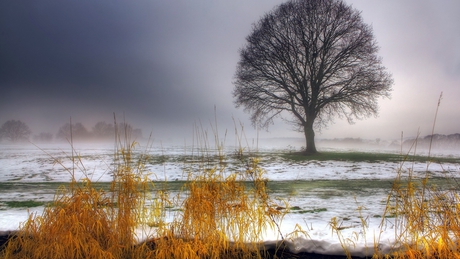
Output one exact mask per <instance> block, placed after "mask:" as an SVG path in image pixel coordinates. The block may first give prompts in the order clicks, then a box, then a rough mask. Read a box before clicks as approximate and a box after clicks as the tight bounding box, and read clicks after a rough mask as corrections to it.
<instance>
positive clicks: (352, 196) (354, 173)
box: [0, 145, 460, 256]
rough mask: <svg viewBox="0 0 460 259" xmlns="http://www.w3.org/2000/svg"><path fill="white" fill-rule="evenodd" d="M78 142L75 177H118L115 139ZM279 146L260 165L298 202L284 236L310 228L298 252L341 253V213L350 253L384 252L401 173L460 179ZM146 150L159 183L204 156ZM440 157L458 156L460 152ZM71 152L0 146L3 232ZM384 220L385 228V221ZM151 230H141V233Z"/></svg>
mask: <svg viewBox="0 0 460 259" xmlns="http://www.w3.org/2000/svg"><path fill="white" fill-rule="evenodd" d="M75 148H76V151H77V155H78V157H79V158H80V159H81V161H82V164H81V165H80V166H78V167H77V168H76V169H75V172H76V178H77V179H82V178H84V177H88V178H90V179H92V180H93V181H99V182H108V181H110V180H111V179H112V176H111V168H112V167H113V165H111V163H112V160H113V152H114V151H113V150H114V149H113V145H81V146H78V145H76V146H75ZM139 150H141V151H142V149H139ZM276 151H277V149H273V148H270V149H268V148H265V149H259V152H260V154H261V163H260V164H261V166H262V167H263V168H264V169H265V170H266V175H265V176H266V177H267V178H269V179H270V182H271V183H272V184H273V185H272V187H273V190H274V191H273V193H272V197H279V198H282V199H285V200H287V201H288V202H289V206H290V207H298V208H299V210H292V211H291V212H290V213H288V214H287V215H286V217H285V218H284V220H283V222H282V225H281V231H282V233H283V235H284V236H285V237H286V236H287V235H288V234H289V233H291V232H292V231H293V230H294V229H295V226H296V225H299V226H300V227H301V228H302V229H303V230H305V231H306V233H307V234H308V237H307V238H303V239H296V240H295V242H294V245H295V246H296V249H298V251H305V252H315V253H324V254H343V248H342V246H341V244H340V242H339V239H338V237H337V235H336V233H333V231H332V229H331V227H330V221H331V219H332V218H336V219H337V221H338V222H339V224H340V227H341V229H343V230H342V232H341V234H342V235H343V238H344V240H347V242H348V244H349V249H350V251H351V252H352V254H354V255H357V256H364V255H369V254H372V253H373V248H374V241H375V240H377V242H378V243H379V248H380V249H382V251H383V252H385V251H388V249H390V247H391V245H393V241H394V237H395V229H394V221H393V220H392V219H385V220H383V222H382V218H381V215H382V214H383V211H384V208H385V201H386V198H387V195H388V191H389V186H391V182H392V180H393V179H394V177H395V176H396V174H397V171H398V170H399V169H402V170H403V171H408V170H413V172H414V175H415V176H419V177H424V176H425V175H426V172H427V169H428V171H429V176H430V177H433V178H437V177H442V176H445V175H446V174H448V175H449V176H450V177H460V175H459V171H460V169H459V168H460V165H459V164H442V165H439V164H429V165H427V164H426V163H406V164H402V165H401V164H400V163H399V162H379V163H370V162H342V161H310V162H292V161H287V160H283V159H281V158H279V157H276V156H269V155H264V154H269V153H270V152H276ZM278 151H279V150H278ZM387 151H388V150H387ZM225 152H226V154H227V155H229V157H230V155H231V154H232V153H234V152H235V149H232V148H229V149H227V150H225ZM393 152H395V151H393ZM148 153H149V154H150V155H152V157H154V158H162V159H153V160H151V163H148V164H147V165H146V166H147V167H146V170H148V171H150V172H152V173H153V174H152V176H151V178H152V179H153V180H160V181H162V180H168V181H181V180H186V177H187V175H186V174H185V173H184V172H183V170H184V164H183V163H181V162H178V161H179V160H178V158H180V157H181V156H184V155H192V154H193V155H197V154H198V152H197V151H192V150H188V149H185V148H183V147H161V148H156V147H153V148H150V149H148ZM210 153H213V152H212V151H210ZM441 155H451V156H456V157H457V156H460V154H455V153H442V154H441ZM71 157H72V152H71V150H70V148H69V146H68V145H43V146H41V147H40V149H39V148H37V147H35V146H33V145H26V146H13V145H0V184H3V185H2V186H4V187H3V188H2V189H0V231H1V230H14V229H17V228H18V227H19V224H20V223H21V222H23V221H25V220H26V219H27V217H28V213H34V212H37V213H41V211H42V210H43V207H35V208H29V209H28V210H27V209H22V208H17V209H12V208H9V207H7V206H6V205H5V204H6V202H8V201H27V200H37V201H51V200H52V199H53V195H54V193H55V190H56V187H57V185H56V184H53V183H56V182H68V181H69V180H70V179H71V177H70V173H69V171H68V170H67V169H65V168H64V167H67V168H68V169H70V170H72V163H71V160H70V158H71ZM63 166H64V167H63ZM229 167H231V166H229ZM358 208H361V210H359V209H358ZM382 223H383V227H379V226H380V224H382ZM363 224H365V225H366V226H367V227H363ZM381 230H383V232H381ZM151 231H153V230H150V229H143V230H139V231H138V236H139V239H142V238H143V237H145V236H146V234H148V233H150V232H151ZM279 238H280V237H279V236H278V234H277V232H276V231H268V232H267V233H266V234H265V235H264V236H263V237H262V239H263V240H276V239H279Z"/></svg>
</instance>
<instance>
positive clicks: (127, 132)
mask: <svg viewBox="0 0 460 259" xmlns="http://www.w3.org/2000/svg"><path fill="white" fill-rule="evenodd" d="M116 130H117V134H118V136H119V137H121V138H122V139H123V138H128V139H131V138H134V139H138V140H139V139H140V138H142V130H141V129H133V127H132V126H131V125H130V124H128V123H126V122H121V123H119V124H117V129H116Z"/></svg>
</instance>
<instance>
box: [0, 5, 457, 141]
mask: <svg viewBox="0 0 460 259" xmlns="http://www.w3.org/2000/svg"><path fill="white" fill-rule="evenodd" d="M281 2H283V1H275V0H270V1H267V0H257V1H243V0H233V1H209V0H208V1H205V0H195V1H186V0H177V1H166V0H164V1H163V0H161V1H160V0H158V1H152V0H150V1H146V0H145V1H141V0H140V1H120V0H111V1H108V0H99V1H93V0H80V1H58V0H47V1H32V2H31V1H22V0H20V1H17V0H5V1H1V2H0V37H1V38H0V123H1V124H3V123H4V122H5V121H7V120H9V119H20V120H22V121H24V122H26V123H27V124H28V125H29V126H30V128H31V129H32V131H33V132H34V134H38V133H40V132H42V131H44V132H52V133H56V132H57V129H58V128H59V126H61V125H63V124H64V123H66V122H68V121H69V118H70V117H72V120H73V121H74V122H82V123H83V124H85V126H86V127H87V128H91V127H92V126H93V125H94V124H95V123H96V122H97V121H101V120H103V121H107V122H111V120H112V114H113V112H115V113H117V115H118V116H119V119H120V118H121V117H122V116H123V114H124V115H125V119H126V121H127V122H129V123H131V124H133V125H134V126H135V127H141V128H142V129H143V131H144V135H145V134H146V133H149V132H150V131H152V132H153V136H154V137H157V138H160V139H161V138H175V139H177V138H178V139H181V138H184V137H185V136H187V135H190V134H192V129H193V125H194V123H199V122H200V121H201V123H202V124H203V125H204V126H205V127H207V126H208V125H209V122H210V121H212V120H214V106H216V107H217V118H218V123H219V128H221V130H222V131H223V130H224V129H225V128H227V129H229V131H231V132H232V131H233V120H232V117H233V118H235V120H239V121H241V122H242V123H244V125H245V130H246V131H247V132H246V133H247V134H248V135H253V134H254V133H253V130H252V128H251V125H250V123H249V121H248V118H249V115H248V114H245V113H243V112H242V110H241V109H239V110H238V109H236V108H234V106H233V99H232V95H231V92H232V89H233V85H232V80H233V75H234V72H235V68H236V64H237V62H238V59H239V56H238V49H239V48H241V47H242V46H243V45H244V44H245V37H246V36H247V35H248V34H249V33H250V31H251V26H252V23H254V22H257V21H258V19H259V18H260V17H261V16H262V15H263V14H264V13H266V12H268V11H270V10H271V9H272V8H274V7H275V6H276V5H278V4H279V3H281ZM346 2H347V3H350V4H352V5H353V7H355V8H357V9H358V10H360V11H362V16H363V18H364V21H365V22H366V23H369V24H371V25H372V26H373V28H374V33H375V37H376V40H377V42H378V44H379V46H380V48H381V49H380V56H381V57H382V58H383V64H384V65H385V66H386V67H387V68H388V70H389V71H390V72H391V73H392V74H393V77H394V79H395V84H394V86H393V89H394V91H393V97H392V99H390V100H383V101H380V116H379V117H378V118H369V119H367V120H363V121H357V122H356V124H354V125H348V124H347V123H346V122H345V121H340V120H336V123H335V124H331V125H330V126H329V128H327V129H324V130H323V131H322V132H320V133H317V137H318V138H334V137H362V138H378V137H380V138H390V139H394V138H399V136H400V133H401V131H404V132H405V133H404V134H405V135H415V134H416V132H417V129H418V128H419V127H420V131H421V132H422V134H428V133H429V132H430V130H431V126H432V122H433V117H434V112H435V109H436V103H437V99H438V97H439V94H440V93H441V91H443V92H444V96H443V100H442V103H441V107H440V111H439V115H438V123H437V132H439V133H443V134H449V133H455V132H460V113H459V112H460V105H459V101H458V100H459V99H460V28H459V27H458V24H460V2H459V1H457V0H442V1H437V0H404V1H396V0H390V1H369V0H354V1H353V0H348V1H346ZM261 135H262V136H266V137H279V136H281V137H296V136H302V135H301V134H299V133H296V132H293V131H291V128H290V126H289V125H288V124H285V123H284V122H283V121H278V122H276V124H275V125H273V127H271V128H270V129H269V132H268V133H267V132H262V133H261Z"/></svg>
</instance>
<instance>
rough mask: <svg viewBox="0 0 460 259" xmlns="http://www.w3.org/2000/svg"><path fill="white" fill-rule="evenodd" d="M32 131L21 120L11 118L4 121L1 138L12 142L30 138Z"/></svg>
mask: <svg viewBox="0 0 460 259" xmlns="http://www.w3.org/2000/svg"><path fill="white" fill-rule="evenodd" d="M31 133H32V131H30V129H29V126H27V124H25V123H24V122H22V121H20V120H9V121H7V122H5V123H3V125H2V127H1V128H0V139H3V138H5V139H7V140H9V141H12V142H17V141H21V140H28V139H29V135H30V134H31Z"/></svg>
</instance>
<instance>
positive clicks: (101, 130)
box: [92, 121, 115, 139]
mask: <svg viewBox="0 0 460 259" xmlns="http://www.w3.org/2000/svg"><path fill="white" fill-rule="evenodd" d="M92 133H93V135H94V136H95V137H96V138H98V139H113V138H114V136H115V128H114V126H113V124H111V123H107V122H105V121H99V122H98V123H96V125H94V127H93V130H92Z"/></svg>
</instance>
